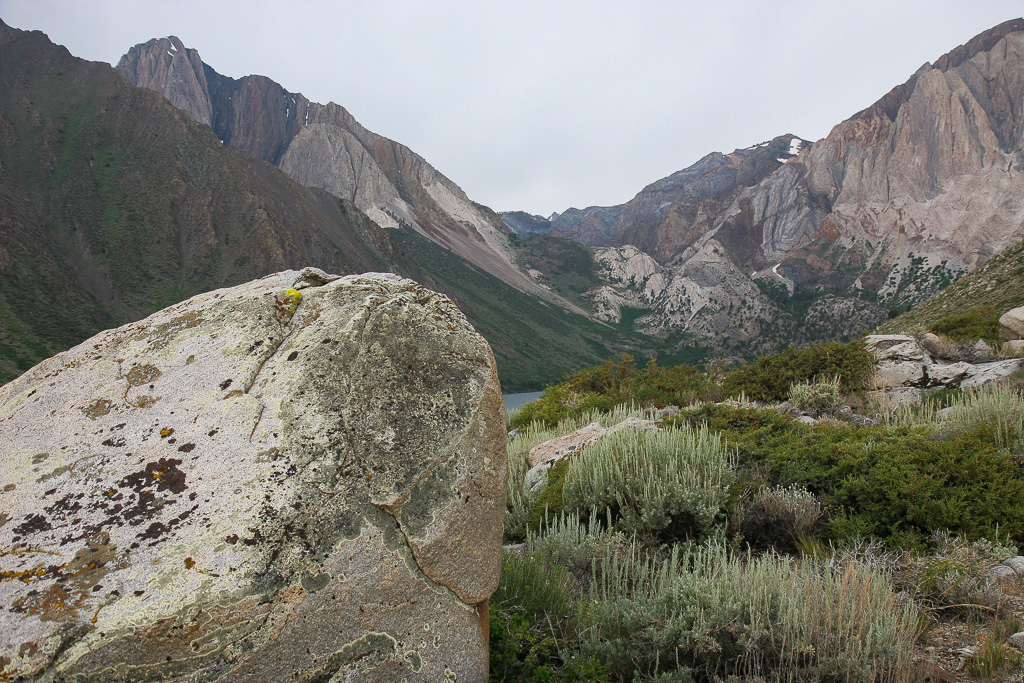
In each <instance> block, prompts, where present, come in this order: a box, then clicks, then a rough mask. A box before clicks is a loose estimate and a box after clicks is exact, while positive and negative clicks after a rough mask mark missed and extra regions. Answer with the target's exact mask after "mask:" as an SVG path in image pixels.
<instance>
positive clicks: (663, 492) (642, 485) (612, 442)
mask: <svg viewBox="0 0 1024 683" xmlns="http://www.w3.org/2000/svg"><path fill="white" fill-rule="evenodd" d="M734 477H735V474H734V472H733V470H732V468H731V467H730V457H729V451H728V449H727V448H726V446H725V445H724V444H723V443H722V439H721V437H720V436H719V435H718V434H715V433H712V432H709V431H708V430H707V429H705V428H699V429H689V428H683V429H666V430H663V431H658V432H654V433H649V432H640V431H635V430H632V429H623V430H621V431H618V432H616V433H615V434H612V435H610V436H607V437H605V438H603V439H601V440H600V441H598V442H597V443H595V444H593V445H591V446H589V447H587V448H586V449H584V450H583V451H581V452H580V453H578V454H577V455H575V456H574V457H573V458H572V460H570V461H569V465H568V470H567V472H566V475H565V484H564V489H563V499H564V501H565V507H566V509H573V508H575V509H579V510H594V511H597V512H598V514H599V515H600V514H603V513H604V511H605V510H607V509H613V510H617V511H618V513H619V515H620V520H621V523H622V525H623V528H624V529H626V530H627V531H636V532H643V533H649V532H661V531H669V532H670V533H671V535H673V536H714V535H717V534H719V533H721V531H722V524H721V522H722V512H723V510H724V508H725V505H726V502H727V498H728V490H729V486H730V485H731V484H732V482H733V480H734Z"/></svg>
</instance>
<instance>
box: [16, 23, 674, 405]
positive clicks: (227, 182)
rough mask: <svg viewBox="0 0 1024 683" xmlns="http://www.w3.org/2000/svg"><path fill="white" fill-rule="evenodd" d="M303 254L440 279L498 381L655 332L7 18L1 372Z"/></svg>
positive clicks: (526, 382)
mask: <svg viewBox="0 0 1024 683" xmlns="http://www.w3.org/2000/svg"><path fill="white" fill-rule="evenodd" d="M417 259H419V260H420V261H423V262H428V263H431V264H434V265H435V266H436V267H434V268H432V269H431V272H427V271H426V270H425V269H424V268H423V267H421V266H420V265H419V262H418V260H417ZM305 266H316V267H319V268H322V269H324V270H326V271H328V272H334V273H339V274H346V273H354V272H367V271H392V272H397V273H399V274H401V275H404V276H406V277H410V278H413V279H415V280H417V281H419V282H422V283H423V284H424V285H426V286H428V287H431V288H433V289H436V290H439V291H444V292H447V293H449V294H450V295H451V296H453V298H454V299H455V300H456V301H457V302H458V304H459V306H460V308H462V309H463V310H464V311H465V312H466V313H467V315H468V317H469V318H470V320H471V321H472V322H473V324H474V325H475V326H477V328H478V329H479V330H480V331H481V333H482V334H484V336H485V337H486V338H487V339H488V341H489V342H490V343H491V345H492V347H493V348H494V351H495V357H496V359H497V361H498V365H499V376H500V377H501V379H502V381H503V382H504V383H505V386H506V389H507V390H528V389H532V388H539V387H541V386H543V384H544V383H545V382H546V381H551V380H556V379H559V378H560V377H562V376H563V375H565V374H566V373H568V372H571V371H575V370H577V369H579V368H581V367H585V366H587V365H593V364H595V363H598V362H600V361H602V360H603V359H604V358H606V357H608V356H609V355H615V354H618V353H621V352H624V351H642V352H649V351H650V350H651V349H652V348H655V347H657V343H656V342H655V341H652V340H647V339H646V338H643V337H640V336H637V335H628V334H622V333H620V332H619V331H617V330H615V329H613V328H611V327H609V326H606V325H602V324H599V323H594V322H593V321H590V320H587V319H586V318H584V317H582V316H578V315H577V314H575V313H573V312H572V311H570V310H567V309H566V308H565V307H561V306H557V305H555V304H553V303H551V302H546V301H543V300H540V299H539V298H538V297H535V296H533V295H531V294H526V293H523V292H520V291H518V290H516V289H514V288H512V287H510V286H509V285H507V284H506V283H505V282H504V281H502V280H500V279H498V278H496V277H494V276H493V275H491V274H489V273H487V272H485V271H484V270H483V269H480V268H477V267H475V266H473V265H471V264H469V263H467V262H466V261H465V260H463V259H462V258H461V257H459V256H458V255H456V254H453V253H452V252H450V251H448V250H447V249H445V248H443V247H441V246H439V245H437V244H435V243H434V242H432V241H430V240H428V239H426V238H425V237H424V236H422V235H421V234H419V233H417V232H415V231H413V230H412V229H411V228H402V229H398V230H385V229H382V228H380V227H379V226H378V225H376V224H375V223H374V222H373V221H371V220H370V219H369V218H368V217H367V216H366V215H365V214H363V213H362V212H361V211H360V210H359V209H358V208H356V207H355V206H354V205H353V204H352V203H351V202H349V201H348V200H345V199H339V198H337V197H335V196H333V195H331V194H329V193H327V192H325V191H322V190H319V189H316V188H309V187H305V186H303V185H301V184H299V183H297V182H295V181H293V180H292V179H290V178H289V177H288V176H286V175H285V174H284V173H283V172H281V171H280V170H279V169H277V168H275V167H274V166H272V165H270V164H268V163H266V162H263V161H259V160H256V159H253V158H251V157H248V156H244V155H240V154H236V153H235V152H233V151H231V150H230V149H228V148H226V147H225V146H223V145H222V144H221V143H220V141H219V140H218V139H217V138H216V136H215V135H214V133H213V132H212V131H211V129H210V128H208V127H207V126H205V125H203V124H200V123H199V122H197V121H196V120H195V119H194V118H193V117H192V116H190V115H188V114H186V113H185V112H183V111H181V110H179V109H177V108H175V107H173V106H172V105H171V104H170V103H169V102H168V101H167V100H166V99H165V98H164V97H162V96H161V95H158V94H157V93H154V92H152V91H150V90H146V89H142V88H136V87H134V86H132V85H131V84H129V83H128V82H127V81H125V79H124V78H122V77H121V76H120V75H119V74H118V73H117V72H116V71H114V70H113V69H112V68H111V67H110V66H109V65H106V64H101V63H94V62H86V61H84V60H81V59H77V58H75V57H72V56H71V55H70V54H69V53H68V52H67V50H65V49H64V48H63V47H60V46H56V45H53V44H52V43H51V42H50V41H49V40H48V39H47V38H46V36H45V35H43V34H42V33H39V32H25V31H19V30H16V29H12V28H10V27H7V26H6V25H3V24H2V22H0V382H5V381H7V380H9V379H11V378H13V377H16V376H17V375H19V374H20V373H21V372H23V371H24V370H26V369H28V368H29V367H31V366H32V365H34V364H35V363H36V362H38V361H40V360H42V359H44V358H46V357H49V356H51V355H53V354H54V353H57V352H59V351H62V350H64V349H66V348H68V347H70V346H72V345H74V344H76V343H78V342H80V341H82V340H83V339H85V338H87V337H89V336H91V335H92V334H95V333H96V332H97V331H99V330H101V329H104V328H108V327H112V326H116V325H119V324H122V323H125V322H128V321H130V320H135V319H138V318H140V317H142V316H144V315H147V314H149V313H151V312H152V311H154V310H157V309H160V308H163V307H165V306H167V305H169V304H171V303H174V302H177V301H180V300H182V299H184V298H186V297H189V296H192V295H194V294H197V293H199V292H204V291H209V290H212V289H216V288H218V287H223V286H230V285H234V284H238V283H241V282H245V281H248V280H252V279H254V278H258V277H262V276H263V275H266V274H268V273H272V272H276V271H279V270H283V269H287V268H302V267H305ZM442 266H443V267H442ZM511 311H514V312H515V313H514V315H513V314H512V313H511Z"/></svg>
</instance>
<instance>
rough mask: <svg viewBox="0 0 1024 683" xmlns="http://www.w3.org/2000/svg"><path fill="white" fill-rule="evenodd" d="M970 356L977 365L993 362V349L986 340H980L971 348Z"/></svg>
mask: <svg viewBox="0 0 1024 683" xmlns="http://www.w3.org/2000/svg"><path fill="white" fill-rule="evenodd" d="M970 354H971V360H972V361H974V362H975V363H987V362H988V361H990V360H992V347H991V346H989V345H988V342H986V341H985V340H984V339H979V340H978V341H976V342H974V344H973V345H972V346H971V351H970Z"/></svg>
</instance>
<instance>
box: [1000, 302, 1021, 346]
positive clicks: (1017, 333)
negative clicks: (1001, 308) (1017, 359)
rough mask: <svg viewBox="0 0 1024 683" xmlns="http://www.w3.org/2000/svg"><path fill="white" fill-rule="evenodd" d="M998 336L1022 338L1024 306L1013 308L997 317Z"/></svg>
mask: <svg viewBox="0 0 1024 683" xmlns="http://www.w3.org/2000/svg"><path fill="white" fill-rule="evenodd" d="M999 338H1000V339H1002V340H1003V341H1009V340H1011V339H1024V306H1020V307H1018V308H1013V309H1011V310H1009V311H1007V312H1006V313H1003V315H1002V316H1000V318H999Z"/></svg>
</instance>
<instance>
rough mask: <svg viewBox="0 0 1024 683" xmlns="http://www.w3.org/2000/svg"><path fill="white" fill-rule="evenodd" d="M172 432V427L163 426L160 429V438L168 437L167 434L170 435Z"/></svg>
mask: <svg viewBox="0 0 1024 683" xmlns="http://www.w3.org/2000/svg"><path fill="white" fill-rule="evenodd" d="M173 433H174V430H173V429H169V428H167V427H165V428H163V429H161V430H160V438H164V437H168V436H170V435H171V434H173Z"/></svg>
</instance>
